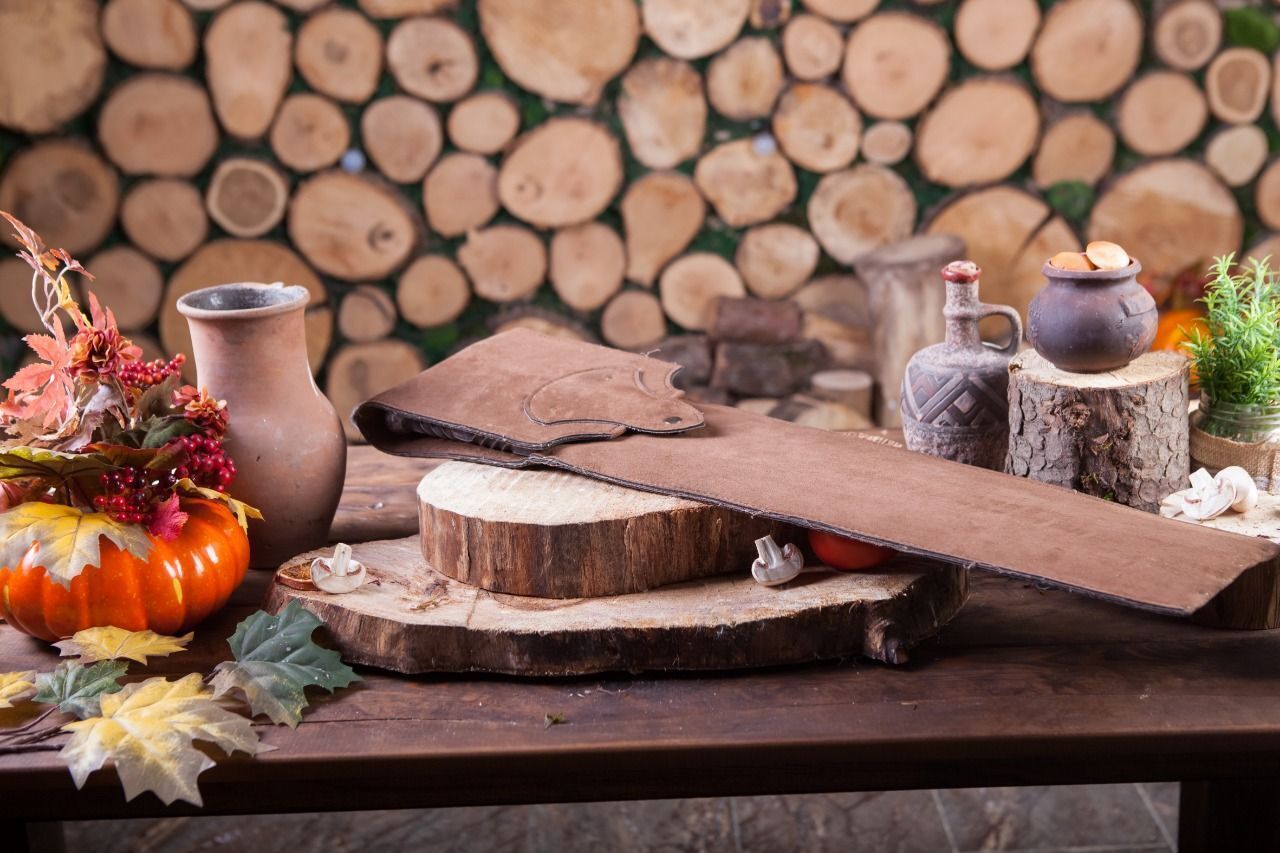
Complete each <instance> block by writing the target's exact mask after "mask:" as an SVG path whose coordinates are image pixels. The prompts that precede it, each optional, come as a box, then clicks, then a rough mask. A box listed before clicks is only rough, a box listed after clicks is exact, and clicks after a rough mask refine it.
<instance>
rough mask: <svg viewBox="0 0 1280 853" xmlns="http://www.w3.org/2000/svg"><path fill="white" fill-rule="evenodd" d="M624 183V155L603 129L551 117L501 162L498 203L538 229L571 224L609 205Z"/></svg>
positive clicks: (583, 121) (588, 122)
mask: <svg viewBox="0 0 1280 853" xmlns="http://www.w3.org/2000/svg"><path fill="white" fill-rule="evenodd" d="M621 184H622V152H621V151H620V150H619V148H618V141H617V140H616V139H614V138H613V136H612V135H611V134H610V133H609V131H608V130H606V129H605V128H604V127H603V126H602V125H600V124H597V123H596V122H594V121H591V120H590V119H585V118H553V119H550V120H548V121H546V122H543V123H542V124H540V125H538V126H537V127H535V128H534V129H533V130H530V131H529V132H527V133H525V134H524V135H523V136H521V137H520V139H518V140H517V141H516V143H515V147H514V148H512V150H511V153H510V154H508V155H507V157H506V159H505V160H503V161H502V168H501V169H499V171H498V199H499V200H500V201H501V202H502V206H503V207H505V208H506V209H507V210H508V211H510V212H511V213H512V214H513V215H515V216H517V217H519V218H520V219H523V220H524V221H525V222H528V223H529V224H530V225H535V226H537V227H539V228H557V227H560V226H563V225H575V224H577V223H579V222H585V221H586V220H588V219H592V218H594V217H595V216H596V215H597V214H599V213H600V212H601V211H602V210H604V209H605V208H606V207H608V205H609V202H610V201H612V200H613V197H614V195H616V194H617V192H618V188H619V186H621Z"/></svg>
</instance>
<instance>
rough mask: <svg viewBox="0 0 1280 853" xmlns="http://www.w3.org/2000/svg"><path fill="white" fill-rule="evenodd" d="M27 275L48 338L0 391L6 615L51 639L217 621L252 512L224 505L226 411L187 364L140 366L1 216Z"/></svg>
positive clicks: (69, 265)
mask: <svg viewBox="0 0 1280 853" xmlns="http://www.w3.org/2000/svg"><path fill="white" fill-rule="evenodd" d="M0 216H3V217H4V218H5V219H6V220H8V222H9V224H10V225H11V226H12V227H13V229H14V233H15V236H16V237H17V239H18V242H19V243H20V244H21V245H22V251H20V252H18V257H20V258H22V260H24V261H26V263H27V264H29V265H30V266H31V268H32V271H33V275H32V285H31V296H32V300H33V301H34V303H35V306H36V309H37V311H38V312H39V314H40V319H41V321H42V323H43V324H44V326H45V329H46V330H47V334H32V335H28V336H27V337H26V338H25V341H26V343H27V345H28V346H29V347H30V348H31V350H32V351H33V352H34V354H35V359H34V360H33V361H32V362H31V363H29V364H27V365H26V366H25V367H22V368H21V369H20V370H18V371H17V372H16V373H15V374H14V375H13V376H12V377H10V378H9V379H8V380H7V381H5V382H4V383H3V387H4V389H5V390H6V391H7V395H6V397H5V399H4V401H3V402H0V614H2V615H3V616H4V618H5V620H6V621H8V622H9V623H10V624H12V625H13V626H14V627H16V628H18V629H19V630H23V631H26V632H27V633H30V634H33V635H36V636H40V637H44V638H46V639H56V638H58V637H63V636H70V635H71V634H73V633H75V632H76V631H78V630H82V629H85V628H89V627H94V626H99V625H115V626H117V627H122V628H127V629H130V630H142V629H148V628H149V629H154V630H157V631H161V632H177V631H181V630H185V629H186V628H189V627H190V626H191V625H193V624H195V623H196V622H198V621H199V620H200V619H203V618H204V617H205V616H207V615H209V613H211V612H213V610H216V609H217V608H218V607H220V606H221V605H222V604H223V603H225V601H226V598H227V597H228V596H229V595H230V593H231V590H232V589H233V588H234V587H235V586H236V585H237V584H238V583H239V582H240V580H241V579H243V576H244V572H245V569H246V568H247V565H248V540H247V539H246V537H245V532H244V528H245V526H246V524H247V519H248V518H249V517H255V518H261V516H260V515H259V514H258V513H257V511H256V510H254V509H253V508H252V507H248V506H246V505H245V504H242V503H240V502H239V501H236V500H235V499H233V498H231V497H230V495H228V494H227V490H228V488H229V486H230V485H231V483H232V481H233V480H234V478H235V473H236V469H235V463H234V462H233V461H232V460H231V458H230V457H229V456H228V455H227V454H226V451H225V449H224V447H223V440H224V438H225V436H226V431H227V425H228V416H229V413H228V411H227V407H226V404H225V402H223V401H219V400H216V399H214V398H212V397H210V395H209V394H208V392H207V391H205V390H203V389H197V388H194V387H192V386H190V385H185V384H183V382H182V379H181V373H180V370H181V366H182V364H183V357H182V356H181V355H179V356H177V357H175V358H173V359H172V360H170V361H165V360H163V359H158V360H156V361H150V362H148V361H143V360H142V357H141V356H142V351H141V349H140V348H139V347H137V346H135V345H134V344H133V343H132V342H131V341H130V340H129V339H128V338H127V337H125V336H124V335H123V334H121V332H120V330H119V328H118V327H117V325H116V321H115V317H114V316H113V315H112V313H111V311H110V309H108V308H106V307H104V306H102V305H100V304H99V303H98V301H97V299H96V298H95V297H94V296H93V294H92V293H90V294H89V296H88V313H87V314H86V313H85V311H84V310H83V309H82V308H81V306H80V305H79V304H78V303H77V302H76V300H75V299H74V298H73V296H72V292H71V287H70V284H69V282H68V280H67V277H68V276H69V275H71V274H77V275H80V276H83V277H84V278H86V279H89V280H92V276H90V275H89V273H88V272H87V271H86V270H85V269H84V268H83V267H82V266H81V265H80V264H79V263H78V262H76V261H75V260H74V259H73V258H72V257H71V256H70V255H69V254H68V253H67V252H66V251H64V250H62V249H47V248H46V247H45V246H44V244H43V243H42V241H41V240H40V238H39V237H38V236H37V235H36V233H35V232H34V231H32V230H31V229H30V228H28V227H27V226H25V225H24V224H22V222H20V221H19V220H17V219H16V218H14V217H13V216H10V215H9V214H7V213H4V212H3V211H0Z"/></svg>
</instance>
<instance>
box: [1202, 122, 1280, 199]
mask: <svg viewBox="0 0 1280 853" xmlns="http://www.w3.org/2000/svg"><path fill="white" fill-rule="evenodd" d="M1267 154H1268V147H1267V133H1266V131H1264V130H1263V129H1262V128H1260V127H1258V126H1257V125H1256V124H1237V125H1233V126H1232V127H1224V128H1223V129H1222V130H1220V131H1218V132H1217V133H1215V134H1214V135H1213V138H1212V139H1210V140H1209V144H1207V145H1206V146H1205V148H1204V162H1205V163H1207V164H1208V166H1209V168H1210V169H1213V171H1215V172H1217V173H1218V177H1219V178H1222V182H1223V183H1224V184H1226V185H1227V186H1229V187H1242V186H1244V185H1245V184H1247V183H1249V182H1250V181H1252V180H1253V179H1254V178H1255V177H1257V175H1258V172H1260V171H1262V166H1263V164H1265V163H1266V162H1267Z"/></svg>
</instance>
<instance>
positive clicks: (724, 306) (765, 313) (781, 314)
mask: <svg viewBox="0 0 1280 853" xmlns="http://www.w3.org/2000/svg"><path fill="white" fill-rule="evenodd" d="M803 315H804V312H802V311H801V310H800V306H799V305H797V304H796V303H794V302H791V301H789V300H765V299H753V298H751V297H740V296H721V297H718V298H717V299H716V300H715V301H714V302H712V303H711V322H710V323H709V324H708V326H707V336H708V337H709V338H711V340H713V341H717V342H728V343H742V344H789V343H794V342H795V341H798V340H800V337H801V332H802V330H803V329H804V316H803Z"/></svg>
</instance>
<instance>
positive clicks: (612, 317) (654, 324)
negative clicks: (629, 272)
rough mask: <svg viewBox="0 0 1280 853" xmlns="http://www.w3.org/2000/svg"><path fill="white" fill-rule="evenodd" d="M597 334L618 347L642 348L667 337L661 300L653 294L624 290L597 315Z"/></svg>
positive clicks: (665, 319)
mask: <svg viewBox="0 0 1280 853" xmlns="http://www.w3.org/2000/svg"><path fill="white" fill-rule="evenodd" d="M600 336H601V337H603V338H604V339H605V340H606V341H608V343H609V344H610V345H612V346H615V347H617V348H618V349H627V350H641V349H645V348H646V347H651V346H653V345H654V344H656V343H657V342H658V341H660V340H662V339H663V338H664V337H666V336H667V318H666V316H665V315H664V314H663V313H662V303H660V302H659V301H658V298H657V297H656V296H654V295H653V294H652V293H646V292H644V291H641V290H624V291H623V292H622V293H619V294H618V295H617V296H615V297H613V299H612V300H610V302H609V304H608V305H606V306H605V309H604V313H603V314H601V315H600Z"/></svg>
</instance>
